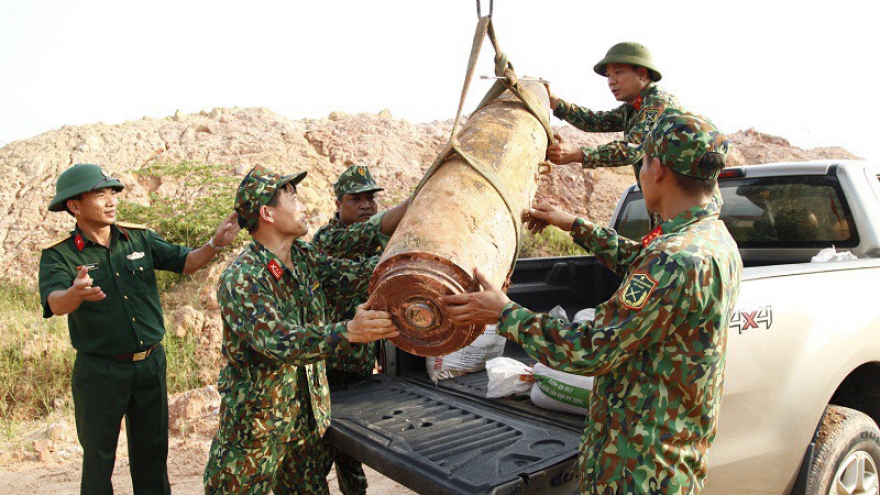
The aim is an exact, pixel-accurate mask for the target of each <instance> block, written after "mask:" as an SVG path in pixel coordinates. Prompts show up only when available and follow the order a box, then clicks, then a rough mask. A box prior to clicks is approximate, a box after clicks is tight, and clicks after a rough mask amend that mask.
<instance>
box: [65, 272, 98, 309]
mask: <svg viewBox="0 0 880 495" xmlns="http://www.w3.org/2000/svg"><path fill="white" fill-rule="evenodd" d="M93 282H94V281H93V280H92V277H90V276H89V268H88V267H87V266H81V267H80V268H79V273H78V274H77V275H76V278H75V279H73V285H71V286H70V289H68V290H70V291H72V292H73V295H74V296H76V297H77V298H78V299H79V300H80V301H90V302H95V301H100V300H101V299H104V298H105V297H107V294H104V291H102V290H101V288H100V287H93V286H92V283H93Z"/></svg>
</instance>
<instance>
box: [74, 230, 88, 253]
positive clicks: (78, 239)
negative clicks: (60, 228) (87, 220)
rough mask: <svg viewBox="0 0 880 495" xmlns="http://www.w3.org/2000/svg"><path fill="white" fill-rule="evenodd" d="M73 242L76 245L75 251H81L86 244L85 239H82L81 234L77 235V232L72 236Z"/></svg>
mask: <svg viewBox="0 0 880 495" xmlns="http://www.w3.org/2000/svg"><path fill="white" fill-rule="evenodd" d="M73 243H74V244H75V245H76V250H77V251H82V250H83V248H84V247H85V246H86V241H84V240H83V238H82V236H81V235H79V232H77V233H76V237H74V238H73Z"/></svg>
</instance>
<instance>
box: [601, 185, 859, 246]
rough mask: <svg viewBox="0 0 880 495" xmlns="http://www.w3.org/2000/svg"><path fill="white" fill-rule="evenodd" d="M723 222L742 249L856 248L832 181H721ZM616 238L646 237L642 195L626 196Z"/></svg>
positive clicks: (843, 202)
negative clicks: (619, 236) (619, 235)
mask: <svg viewBox="0 0 880 495" xmlns="http://www.w3.org/2000/svg"><path fill="white" fill-rule="evenodd" d="M718 185H719V187H720V188H721V196H722V198H723V199H724V206H723V207H722V208H721V219H722V220H723V221H724V223H725V225H727V229H728V230H729V231H730V233H731V235H732V236H733V238H734V239H735V240H736V242H737V244H738V245H739V247H740V248H798V247H801V248H817V247H818V248H823V247H830V246H836V247H854V246H856V245H858V235H857V233H856V232H855V228H854V223H853V219H852V213H851V212H850V209H849V206H848V205H847V203H846V199H845V197H844V195H843V191H842V190H841V189H840V184H839V183H838V181H837V178H836V177H834V176H824V175H823V176H787V177H760V178H738V179H724V180H721V181H719V184H718ZM616 229H617V231H618V233H620V234H621V235H623V236H625V237H629V238H630V239H639V238H641V237H642V236H644V235H645V234H646V233H647V232H648V215H647V211H646V210H645V201H644V199H643V198H642V195H641V192H639V191H635V192H634V193H632V194H630V195H628V196H627V198H626V199H625V203H624V205H623V206H622V207H621V211H620V215H619V219H618V223H617V226H616Z"/></svg>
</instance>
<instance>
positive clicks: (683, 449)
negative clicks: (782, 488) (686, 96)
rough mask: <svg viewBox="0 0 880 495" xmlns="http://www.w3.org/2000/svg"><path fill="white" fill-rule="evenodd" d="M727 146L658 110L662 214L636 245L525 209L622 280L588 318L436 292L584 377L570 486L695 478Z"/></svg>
mask: <svg viewBox="0 0 880 495" xmlns="http://www.w3.org/2000/svg"><path fill="white" fill-rule="evenodd" d="M728 147H729V143H728V141H727V140H726V139H725V137H724V136H723V135H722V134H721V133H719V132H718V131H717V129H716V128H715V127H714V126H713V125H712V124H711V123H710V122H708V121H707V120H705V119H703V118H701V117H698V116H694V115H687V114H681V113H680V112H669V113H665V114H664V115H662V116H661V117H660V119H659V120H658V123H657V126H656V128H655V129H654V130H653V131H652V132H651V134H650V135H649V136H648V138H647V140H646V142H645V151H644V158H643V162H642V163H643V165H642V167H641V172H640V173H641V182H642V190H643V193H644V196H645V202H646V204H647V207H648V209H649V210H650V211H652V212H656V213H658V214H660V216H661V217H662V218H663V219H664V220H665V222H663V223H662V224H661V225H660V226H658V227H657V228H656V229H655V230H654V231H652V232H651V233H650V234H648V235H647V236H645V237H644V238H643V239H642V240H641V241H640V242H639V241H633V240H629V239H626V238H623V237H620V236H618V235H617V234H616V232H615V231H614V230H611V229H605V228H602V227H598V226H596V225H593V224H591V223H589V222H586V221H584V220H583V219H580V218H575V217H574V216H572V215H570V214H568V213H565V212H563V211H560V210H557V209H555V208H553V207H551V206H548V205H537V206H536V207H535V208H533V209H532V210H530V212H529V214H530V217H531V220H530V222H531V225H530V226H531V227H532V229H533V230H542V229H543V228H544V227H546V226H547V224H548V223H549V224H552V225H555V226H557V227H559V228H561V229H563V230H567V231H570V232H571V236H572V238H573V239H574V241H575V242H576V243H578V244H580V245H581V246H583V247H584V248H586V249H587V250H589V251H591V252H592V253H594V254H595V255H596V257H597V258H599V259H600V260H602V262H603V263H605V264H606V265H607V266H608V267H609V268H611V269H613V270H614V271H616V272H617V273H619V274H620V275H621V276H622V277H623V280H624V282H623V284H622V285H621V287H620V289H619V290H618V291H617V292H616V293H615V294H614V295H613V296H612V297H611V299H609V300H607V301H605V302H604V303H602V304H600V305H599V306H598V307H597V308H596V319H595V320H594V321H592V322H586V323H581V324H571V323H567V322H565V321H562V320H558V319H556V318H553V317H551V316H548V315H547V314H543V313H535V312H533V311H529V310H528V309H526V308H523V307H521V306H519V305H517V304H515V303H513V302H510V300H509V299H508V298H507V296H505V295H504V294H503V293H502V292H501V291H499V290H497V289H495V288H494V287H492V286H491V284H490V283H489V282H488V281H486V279H485V278H484V277H483V276H482V274H480V273H479V272H477V274H478V275H477V276H478V279H479V280H480V283H481V284H482V286H483V288H484V290H483V291H482V292H476V293H472V294H465V295H461V296H447V297H446V298H444V303H445V304H446V305H447V315H448V316H449V318H450V320H452V321H453V322H455V323H456V324H459V325H470V324H483V323H497V325H498V330H497V332H498V334H499V335H504V336H505V337H507V338H508V339H511V340H513V341H516V342H519V343H520V344H522V346H523V348H524V349H525V350H526V351H527V352H528V353H529V354H530V355H531V356H533V357H534V358H535V359H538V360H540V361H541V362H543V363H544V364H546V365H548V366H551V367H553V368H555V369H558V370H561V371H567V372H571V373H578V374H584V375H595V376H596V381H595V385H594V388H593V392H592V395H591V398H590V411H589V415H588V417H587V419H586V428H585V431H584V436H583V443H582V445H581V452H582V456H581V459H580V465H581V469H582V476H581V478H580V480H579V484H580V492H581V493H588V494H607V493H621V494H624V493H626V494H629V493H646V494H663V495H669V494H695V493H699V491H700V490H701V489H702V486H703V481H704V479H705V476H706V455H707V452H708V450H709V446H710V444H711V443H712V441H713V439H714V437H715V428H716V424H717V418H718V409H719V406H720V403H721V392H722V382H723V376H724V366H725V362H726V342H727V328H728V326H729V324H730V318H731V316H732V314H733V311H734V305H735V303H736V298H737V295H738V293H739V285H740V277H741V272H742V261H741V260H740V257H739V252H738V250H737V246H736V243H735V242H734V241H733V238H732V237H731V236H730V233H729V232H728V231H727V228H726V227H725V226H724V223H723V222H722V221H721V220H719V218H718V208H717V207H716V206H715V203H714V202H712V195H713V193H714V191H715V187H716V183H717V181H716V179H717V177H718V174H719V172H720V171H721V169H722V168H723V167H724V158H725V155H726V152H727V150H728Z"/></svg>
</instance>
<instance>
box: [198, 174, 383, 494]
mask: <svg viewBox="0 0 880 495" xmlns="http://www.w3.org/2000/svg"><path fill="white" fill-rule="evenodd" d="M305 176H306V173H305V172H302V173H299V174H295V175H286V176H282V175H278V174H275V173H273V172H271V171H269V170H267V169H265V168H263V167H259V166H258V167H255V168H254V169H252V170H251V171H250V172H248V174H247V175H246V176H245V178H244V180H242V182H241V185H240V186H239V188H238V192H237V193H236V198H235V211H236V212H237V213H238V215H239V216H238V219H239V225H241V226H242V227H243V228H246V229H248V231H249V232H250V233H251V236H252V237H253V242H252V243H251V244H250V245H249V246H247V247H246V248H245V249H244V251H242V252H241V254H240V255H239V256H238V258H237V259H236V260H235V261H234V262H233V263H232V265H230V266H229V268H227V269H226V271H225V272H223V274H222V275H221V277H220V284H219V287H218V289H217V300H218V303H219V304H220V314H221V318H222V320H223V356H224V357H225V358H226V359H227V361H228V362H227V364H226V366H225V367H224V368H223V369H222V370H221V371H220V378H219V381H218V389H219V391H220V395H221V397H222V402H221V405H220V425H219V428H218V431H217V434H216V435H215V437H214V441H213V443H212V444H211V452H210V458H209V460H208V465H207V466H206V468H205V475H204V481H205V493H211V494H212V493H248V494H262V493H270V491H273V492H274V493H275V494H276V495H280V494H285V493H318V494H326V493H329V487H328V485H327V478H326V475H327V473H328V472H329V470H330V462H332V461H331V459H330V454H329V452H328V451H327V449H326V446H325V443H324V442H323V441H321V437H322V436H323V434H324V432H325V431H326V429H327V427H328V426H329V424H330V395H329V388H328V385H327V377H326V374H325V367H324V360H325V359H326V358H327V357H328V356H329V355H331V354H332V353H334V352H336V351H340V352H351V351H352V347H351V346H352V344H353V343H364V342H373V341H376V340H379V339H384V338H393V337H395V336H397V332H396V331H395V330H394V327H393V325H392V323H391V320H390V315H389V314H388V313H386V312H384V311H370V310H368V309H366V307H365V305H361V306H359V307H358V308H357V310H356V312H355V314H354V317H353V318H352V319H350V320H347V321H338V320H336V321H337V323H331V322H333V321H334V320H332V319H330V317H331V316H332V315H331V314H329V312H328V307H330V306H332V305H333V304H338V303H336V302H335V301H336V300H337V299H351V298H354V297H363V295H364V294H365V293H366V289H367V287H368V284H369V279H370V275H371V273H372V270H373V268H374V267H375V265H376V262H377V261H378V258H377V257H372V258H369V259H367V260H366V261H363V262H354V261H350V260H343V259H338V258H331V257H329V256H327V255H325V254H323V253H321V252H319V251H317V250H316V249H315V248H314V247H312V246H311V245H310V244H308V243H306V242H304V241H302V240H301V239H300V238H301V237H303V236H304V235H306V234H307V233H308V228H307V226H306V224H305V207H304V206H303V205H302V203H300V202H299V200H298V199H297V194H296V185H297V184H298V183H299V182H300V181H301V180H303V178H305Z"/></svg>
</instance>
